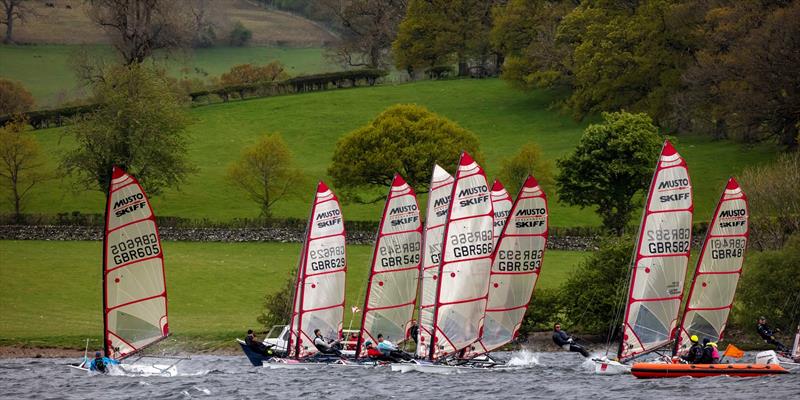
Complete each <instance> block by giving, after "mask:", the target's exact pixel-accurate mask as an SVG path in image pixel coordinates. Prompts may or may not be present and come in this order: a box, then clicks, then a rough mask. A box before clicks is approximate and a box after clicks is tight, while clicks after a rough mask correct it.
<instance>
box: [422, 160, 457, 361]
mask: <svg viewBox="0 0 800 400" xmlns="http://www.w3.org/2000/svg"><path fill="white" fill-rule="evenodd" d="M453 182H454V179H453V177H452V176H451V175H450V174H448V173H447V171H445V170H444V169H443V168H442V167H440V166H438V165H434V167H433V173H432V174H431V184H430V191H429V192H428V207H427V209H426V211H425V229H424V231H423V238H422V244H423V245H422V268H421V270H420V275H419V277H420V279H419V295H418V298H419V310H418V318H417V319H418V328H419V329H418V330H417V350H416V355H417V357H420V358H427V357H429V356H430V348H431V346H430V343H431V338H432V333H433V314H434V309H435V307H436V289H437V280H438V277H439V263H440V261H441V256H442V239H443V238H444V224H445V222H446V219H447V209H448V207H449V204H450V195H451V192H452V191H453Z"/></svg>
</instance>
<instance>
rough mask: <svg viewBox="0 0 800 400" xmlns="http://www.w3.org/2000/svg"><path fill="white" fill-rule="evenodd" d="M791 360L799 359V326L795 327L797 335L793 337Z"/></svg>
mask: <svg viewBox="0 0 800 400" xmlns="http://www.w3.org/2000/svg"><path fill="white" fill-rule="evenodd" d="M792 358H794V359H795V360H797V359H798V358H800V325H797V333H796V334H795V335H794V346H792Z"/></svg>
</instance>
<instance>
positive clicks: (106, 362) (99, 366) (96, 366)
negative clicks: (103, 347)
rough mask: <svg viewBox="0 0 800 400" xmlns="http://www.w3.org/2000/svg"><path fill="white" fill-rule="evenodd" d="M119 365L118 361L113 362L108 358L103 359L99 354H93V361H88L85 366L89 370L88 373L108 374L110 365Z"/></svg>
mask: <svg viewBox="0 0 800 400" xmlns="http://www.w3.org/2000/svg"><path fill="white" fill-rule="evenodd" d="M117 364H119V361H116V360H113V359H111V358H108V357H103V356H101V355H100V352H99V351H98V352H96V353H94V359H93V360H92V361H89V364H88V365H85V364H84V365H85V366H86V367H87V368H89V371H95V372H99V373H101V374H107V373H109V371H110V369H111V366H112V365H117Z"/></svg>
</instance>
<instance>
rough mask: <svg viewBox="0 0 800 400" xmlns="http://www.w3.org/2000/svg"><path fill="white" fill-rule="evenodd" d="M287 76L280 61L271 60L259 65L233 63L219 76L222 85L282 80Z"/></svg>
mask: <svg viewBox="0 0 800 400" xmlns="http://www.w3.org/2000/svg"><path fill="white" fill-rule="evenodd" d="M288 78H289V74H287V73H286V68H285V67H284V66H283V64H281V62H280V61H273V62H271V63H269V64H267V65H264V66H260V67H259V66H257V65H252V64H241V65H235V66H233V67H231V69H230V70H229V71H228V72H226V73H224V74H222V76H220V84H222V85H223V86H232V85H253V84H257V83H264V82H274V81H282V80H286V79H288Z"/></svg>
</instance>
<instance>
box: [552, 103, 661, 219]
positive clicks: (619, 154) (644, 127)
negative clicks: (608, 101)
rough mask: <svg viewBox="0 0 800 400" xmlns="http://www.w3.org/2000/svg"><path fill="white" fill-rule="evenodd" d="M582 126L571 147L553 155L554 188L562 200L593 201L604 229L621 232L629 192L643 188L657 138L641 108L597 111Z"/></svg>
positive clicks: (629, 208)
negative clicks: (598, 119) (596, 117)
mask: <svg viewBox="0 0 800 400" xmlns="http://www.w3.org/2000/svg"><path fill="white" fill-rule="evenodd" d="M602 117H603V123H600V124H592V125H589V127H587V128H586V130H585V131H584V132H583V136H582V137H581V140H580V142H579V143H578V146H577V147H576V148H575V151H574V152H573V153H572V154H570V155H568V156H566V157H565V158H562V159H560V160H558V161H557V165H558V168H559V173H558V176H557V177H556V182H557V184H558V194H559V197H560V198H561V200H562V201H564V202H566V203H567V204H571V205H576V206H580V207H582V208H583V207H589V206H597V210H596V213H597V214H598V215H599V216H600V218H601V219H602V220H603V225H604V227H605V228H606V229H609V230H611V231H612V232H615V233H617V234H622V232H623V231H624V230H625V227H626V226H627V225H628V222H629V221H630V219H631V212H632V211H633V210H634V207H635V204H634V202H633V197H634V195H636V193H638V192H640V191H641V190H643V189H647V187H648V185H649V184H650V180H651V178H652V176H653V166H654V165H655V162H656V157H658V151H659V149H660V148H661V138H660V137H659V135H658V129H656V127H655V126H654V125H653V121H652V120H651V119H650V117H648V116H647V115H646V114H630V113H627V112H624V111H623V112H616V113H603V114H602Z"/></svg>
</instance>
